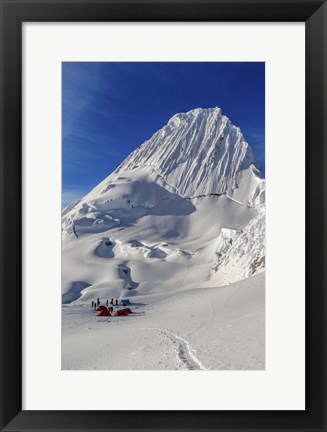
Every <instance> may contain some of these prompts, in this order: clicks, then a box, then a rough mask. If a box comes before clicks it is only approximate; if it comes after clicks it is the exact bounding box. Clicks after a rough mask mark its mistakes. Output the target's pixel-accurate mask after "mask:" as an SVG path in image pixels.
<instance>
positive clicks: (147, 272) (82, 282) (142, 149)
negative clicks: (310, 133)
mask: <svg viewBox="0 0 327 432" xmlns="http://www.w3.org/2000/svg"><path fill="white" fill-rule="evenodd" d="M264 270H265V179H264V178H263V176H262V175H261V173H260V171H259V169H258V168H257V166H256V162H255V157H254V154H253V152H252V150H251V147H250V145H249V144H248V143H247V142H246V140H245V138H244V136H243V134H242V132H241V130H240V129H239V128H238V127H236V126H234V125H233V124H232V123H231V121H230V120H229V119H228V118H227V117H226V116H224V115H223V113H222V110H221V109H220V108H218V107H215V108H197V109H194V110H191V111H189V112H187V113H178V114H176V115H174V116H173V117H172V118H171V119H170V120H169V121H168V123H167V124H166V125H165V126H163V127H162V128H161V129H160V130H159V131H157V132H156V133H155V134H154V135H153V136H152V137H151V138H150V139H149V140H147V141H145V142H144V143H143V144H141V145H140V146H139V147H138V148H137V149H135V150H134V151H133V152H132V153H131V154H130V155H129V156H128V157H127V158H126V159H125V160H124V161H123V162H122V163H121V164H120V165H119V166H118V167H117V169H116V170H115V171H114V172H112V173H109V175H108V176H107V177H106V178H105V179H104V180H103V181H102V182H101V183H100V184H99V185H98V186H96V187H95V188H94V189H93V190H91V191H90V192H89V193H88V194H86V195H85V196H84V197H82V198H81V199H80V200H78V201H77V202H75V203H73V204H72V205H70V206H68V207H66V208H65V209H64V210H63V212H62V299H63V324H64V325H63V367H64V368H68V369H69V368H85V369H89V368H94V367H96V368H100V369H101V368H102V369H103V368H104V369H110V368H119V369H120V368H121V369H142V368H145V369H153V368H155V369H156V368H158V369H176V368H177V369H179V368H181V369H185V368H186V369H199V368H200V369H201V368H204V369H239V368H250V369H251V368H255V369H260V368H263V367H264V341H263V338H264V311H263V309H264ZM251 281H252V282H251ZM235 287H238V288H235ZM240 287H241V288H240ZM243 287H247V288H243ZM221 290H222V291H221ZM240 293H241V294H240ZM240 295H241V297H242V296H245V297H246V298H248V297H249V298H252V297H253V301H252V302H251V301H249V300H246V304H247V307H249V308H250V312H249V310H247V308H245V311H243V309H242V308H241V310H242V311H241V312H240V316H239V319H240V323H241V322H242V325H243V326H244V325H245V321H247V319H245V316H246V315H248V316H253V317H256V324H255V323H252V321H251V320H250V321H251V328H252V327H253V329H252V330H251V331H252V333H251V334H252V336H253V334H258V335H259V336H258V338H259V339H260V342H258V341H257V340H256V346H255V348H254V350H255V352H256V355H257V357H256V360H255V361H254V362H252V364H251V360H250V358H249V359H243V360H244V364H243V365H242V364H241V363H242V359H241V358H239V357H238V359H237V361H234V362H233V361H230V362H228V361H227V360H226V359H225V358H224V356H222V355H221V354H220V357H219V356H218V357H219V358H217V360H216V361H213V360H212V359H211V360H209V357H208V356H209V351H210V349H209V348H205V349H204V348H203V347H202V348H201V350H200V351H201V352H202V359H203V361H202V360H200V359H199V358H198V357H197V359H198V360H199V361H198V362H194V356H193V357H192V355H191V354H190V348H189V346H190V342H189V341H192V344H193V345H196V346H198V347H199V343H200V341H199V340H198V339H197V338H196V337H195V338H194V333H193V331H195V332H196V331H197V330H196V328H197V327H196V325H195V324H194V323H193V324H192V325H193V327H192V326H191V327H190V325H191V324H190V323H191V322H193V319H191V320H190V321H189V320H188V319H186V318H185V319H183V320H181V319H180V317H178V318H176V317H175V318H174V316H172V310H173V309H174V310H175V308H176V304H178V305H179V307H180V309H181V311H182V316H184V315H185V314H187V316H189V313H188V311H189V310H191V309H192V310H193V306H192V305H193V304H194V302H195V303H196V304H197V305H198V307H197V308H196V310H194V311H193V312H192V313H193V315H194V316H197V317H198V321H197V322H198V323H201V326H202V327H203V326H204V328H205V329H206V330H207V332H208V334H210V335H212V332H213V330H214V328H216V327H215V326H217V325H218V327H219V326H220V325H221V323H220V318H219V316H220V317H221V316H222V315H223V316H224V320H225V321H224V322H225V324H224V325H225V326H228V325H229V319H230V314H228V313H227V312H226V310H225V309H224V310H223V309H222V304H223V303H221V302H224V301H225V300H224V298H225V297H226V296H227V298H229V296H233V298H238V297H239V296H240ZM97 298H99V299H100V301H101V302H103V303H104V302H105V301H106V300H107V299H111V298H118V299H122V298H129V299H132V301H133V302H134V309H136V311H137V310H139V313H140V315H139V316H138V319H139V320H142V326H143V327H142V328H144V329H147V330H146V332H148V333H149V335H148V337H150V339H151V337H153V341H155V339H156V338H158V337H159V339H162V340H163V341H165V342H163V346H166V345H167V344H168V345H170V344H171V343H173V342H175V344H177V346H180V347H181V348H180V350H182V351H183V352H184V357H185V358H186V361H183V356H181V355H178V352H177V354H176V358H174V361H172V362H170V361H167V360H165V361H164V362H162V361H161V362H160V363H159V360H158V361H157V360H155V359H154V358H152V357H153V355H152V354H151V355H150V357H151V356H152V357H151V359H152V360H149V359H148V360H147V361H145V363H144V364H143V365H141V363H137V362H136V363H134V362H130V361H127V360H126V361H125V360H124V361H123V360H122V358H123V357H124V356H123V352H124V350H122V354H121V356H119V361H118V360H117V362H116V363H115V361H113V360H110V356H109V358H106V357H104V358H103V359H102V360H101V362H100V363H101V364H98V363H97V364H96V366H94V364H92V362H91V361H90V358H89V357H88V355H87V354H86V360H85V362H84V363H83V365H82V366H81V365H80V366H78V367H77V366H76V359H75V358H74V356H73V355H72V354H71V353H70V354H69V355H68V351H69V350H71V348H68V346H70V347H71V346H72V344H73V346H75V342H74V340H75V339H74V337H76V340H79V341H81V340H83V342H82V346H84V347H86V348H85V349H86V352H90V349H91V348H90V346H91V345H92V344H91V345H87V341H86V340H85V338H86V336H84V335H83V334H82V333H83V332H82V333H81V329H80V327H79V326H80V325H85V323H84V321H83V319H82V320H81V321H79V319H80V317H79V318H78V320H77V322H76V325H74V326H72V323H71V319H72V316H74V317H75V318H76V317H78V314H77V311H78V310H79V309H78V307H84V308H88V307H89V304H90V302H91V301H92V300H95V299H97ZM208 298H210V299H211V300H210V302H209V303H210V304H209V306H207V307H209V309H210V312H209V313H208V310H207V312H206V313H205V312H203V304H206V305H207V302H208ZM229 304H230V305H231V304H233V302H232V301H229ZM142 305H143V306H142ZM169 305H170V306H169ZM259 306H260V307H259ZM235 307H236V309H237V308H239V305H238V303H237V302H236V306H235ZM215 310H217V311H218V310H219V311H220V312H217V314H218V317H217V316H216V313H214V311H215ZM68 311H70V312H69V313H68ZM71 311H75V312H76V313H74V314H73V315H72V314H71ZM185 311H187V312H185ZM200 311H201V313H203V314H204V315H205V314H206V315H207V316H208V323H207V325H206V324H205V323H206V321H205V320H204V318H203V317H201V316H200V315H199V313H200ZM245 312H246V313H245ZM143 313H144V315H141V314H143ZM156 313H159V314H160V317H161V318H160V325H159V324H158V323H157V324H155V321H156V318H155V317H156ZM236 313H237V312H236V311H233V312H231V315H232V316H233V314H236ZM162 314H165V315H166V316H167V318H168V317H169V321H168V322H166V324H164V323H163V321H165V319H164V320H163V321H162V318H163V315H162ZM244 314H245V315H244ZM135 317H136V315H135ZM75 318H74V319H75ZM210 322H211V324H210V329H209V328H208V327H207V326H208V325H209V323H210ZM231 322H232V320H231ZM80 323H83V324H80ZM129 323H130V321H128V320H127V319H125V320H124V326H125V325H126V329H127V328H129V330H128V331H131V328H130V324H129ZM150 323H151V325H150ZM167 323H168V324H169V325H168V327H167ZM187 323H188V324H187ZM240 323H239V325H240V328H241V327H242V325H241V324H240ZM111 324H113V323H112V322H111ZM114 325H116V324H114ZM255 325H257V326H258V328H255ZM212 326H213V328H212ZM112 327H113V325H112ZM112 327H111V328H112ZM202 327H201V328H202ZM72 328H74V331H72V330H71V329H72ZM115 328H116V327H115ZM140 328H141V327H140ZM150 328H152V329H153V328H156V329H157V330H156V331H154V330H152V331H151V330H149V329H150ZM219 328H220V327H219ZM134 329H135V327H134ZM216 330H217V332H218V333H219V331H218V330H219V329H218V328H216ZM98 331H99V332H100V333H101V332H102V331H103V329H102V328H101V331H100V328H99V329H98ZM116 331H117V333H115V335H114V334H112V335H111V336H112V339H111V342H110V344H111V345H113V344H114V341H116V337H117V334H119V335H121V336H122V337H123V335H124V334H125V333H124V332H125V330H123V329H119V331H118V330H117V328H116ZM126 331H127V330H126ZM144 331H145V330H142V331H141V330H140V329H139V330H138V331H137V332H136V333H138V336H135V337H136V340H138V342H139V343H144V341H143V342H141V340H140V338H141V339H142V338H143V336H142V337H141V336H140V335H139V333H142V332H144ZM198 331H199V329H198ZM122 332H123V333H122ZM151 332H152V333H151ZM253 332H254V333H253ZM100 333H99V334H100ZM200 333H201V332H200V331H199V334H200ZM110 334H111V332H110ZM201 334H202V333H201ZM227 334H229V335H230V337H231V340H229V341H228V337H224V338H223V339H224V341H225V342H224V343H225V344H227V345H228V346H229V345H230V344H232V345H233V343H235V341H234V342H233V338H235V337H237V338H239V333H237V335H235V334H234V333H233V331H232V330H230V329H229V327H226V335H227ZM150 335H152V336H150ZM226 335H225V336H226ZM252 336H251V337H252ZM215 337H216V335H215ZM202 338H204V335H203V334H202ZM87 339H88V337H87ZM205 339H206V338H205ZM142 340H143V339H142ZM185 340H186V341H188V343H185ZM172 341H173V342H172ZM183 341H184V342H183ZM153 343H154V342H153ZM69 344H70V345H69ZM79 344H80V342H79ZM79 344H77V345H76V350H77V351H78V350H79V349H80V348H79V346H80V345H79ZM110 344H109V345H110ZM154 344H155V343H154ZM111 345H110V346H111ZM200 345H201V344H200ZM221 348H223V347H221ZM252 348H253V347H252ZM235 349H236V348H235ZM77 351H74V352H75V354H76V352H77ZM236 351H237V350H236ZM245 351H246V349H245ZM69 352H70V351H69ZM210 352H211V351H210ZM252 354H253V350H251V349H249V356H250V355H252ZM76 355H77V354H76ZM210 355H212V352H211V354H210ZM137 357H138V356H137ZM160 358H161V357H160ZM192 358H193V360H192ZM138 360H139V361H140V359H138ZM161 360H162V359H161ZM153 362H154V363H153ZM199 365H200V366H199Z"/></svg>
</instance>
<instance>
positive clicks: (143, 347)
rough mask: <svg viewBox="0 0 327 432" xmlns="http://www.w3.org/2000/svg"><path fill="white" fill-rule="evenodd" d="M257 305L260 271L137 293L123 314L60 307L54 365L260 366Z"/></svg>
mask: <svg viewBox="0 0 327 432" xmlns="http://www.w3.org/2000/svg"><path fill="white" fill-rule="evenodd" d="M264 303H265V290H264V273H261V274H258V275H256V276H253V277H251V278H248V279H245V280H243V281H240V282H236V283H235V284H233V285H230V286H228V287H222V288H197V289H192V290H186V291H182V292H179V293H177V294H175V295H173V294H169V295H165V296H150V297H149V296H145V297H140V298H138V302H136V303H134V304H132V305H131V308H132V309H133V311H134V314H133V315H131V316H129V317H109V318H103V317H96V316H95V313H94V312H92V309H91V308H90V305H89V304H84V303H75V304H73V305H69V306H67V305H64V306H63V314H62V317H63V320H62V331H63V333H62V353H63V356H62V369H83V370H88V369H114V370H218V369H223V370H242V369H243V370H248V369H257V370H259V369H264V367H265V338H264V333H265V324H264V322H265V317H264Z"/></svg>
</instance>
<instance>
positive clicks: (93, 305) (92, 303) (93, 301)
mask: <svg viewBox="0 0 327 432" xmlns="http://www.w3.org/2000/svg"><path fill="white" fill-rule="evenodd" d="M93 306H94V301H93V300H92V305H91V308H92V309H93Z"/></svg>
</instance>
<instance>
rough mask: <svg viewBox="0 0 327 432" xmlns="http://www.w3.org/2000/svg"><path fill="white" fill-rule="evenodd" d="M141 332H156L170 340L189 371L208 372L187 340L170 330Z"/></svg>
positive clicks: (151, 329) (147, 328)
mask: <svg viewBox="0 0 327 432" xmlns="http://www.w3.org/2000/svg"><path fill="white" fill-rule="evenodd" d="M139 330H150V331H155V332H157V333H160V334H162V335H164V336H166V337H167V338H169V339H170V340H171V341H172V342H173V344H174V345H176V352H177V355H178V358H179V360H180V361H181V363H182V364H183V365H184V366H185V367H186V368H187V369H188V370H207V368H206V367H205V366H204V365H203V364H202V363H201V361H200V360H199V359H198V358H197V357H196V355H195V354H194V352H193V350H192V348H191V346H190V343H189V342H188V341H187V340H186V339H183V338H182V337H180V336H178V335H177V334H175V333H173V332H172V331H169V330H162V329H156V328H149V327H145V328H139Z"/></svg>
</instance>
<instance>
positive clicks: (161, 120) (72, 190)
mask: <svg viewBox="0 0 327 432" xmlns="http://www.w3.org/2000/svg"><path fill="white" fill-rule="evenodd" d="M264 89H265V67H264V63H251V62H249V63H244V62H242V63H237V62H236V63H111V62H108V63H93V62H92V63H88V62H83V63H79V62H64V63H63V64H62V184H63V206H65V205H67V204H69V203H71V202H73V201H74V200H76V199H77V198H79V197H81V196H82V195H84V194H85V193H87V192H89V191H90V190H91V189H92V188H93V187H94V186H96V185H97V184H98V183H99V182H100V181H101V180H103V179H104V178H105V177H107V176H108V175H109V174H110V173H111V172H112V171H114V169H115V168H116V167H117V166H118V165H119V164H120V163H121V161H122V160H123V159H124V158H125V157H126V156H127V155H128V154H129V153H130V152H131V151H132V150H134V149H135V148H136V147H138V146H139V145H140V144H142V143H143V142H144V141H145V140H147V139H149V138H150V137H151V136H152V134H153V133H155V132H156V131H157V130H158V129H160V128H161V127H162V126H164V125H165V124H166V123H167V121H168V120H169V118H170V117H172V116H173V115H174V114H176V113H177V112H185V111H189V110H191V109H193V108H198V107H202V108H208V107H215V106H219V107H220V108H221V109H222V111H223V114H225V115H227V116H228V117H229V118H230V120H231V121H232V123H234V124H235V125H236V126H238V127H240V128H241V130H242V132H243V134H244V136H245V139H246V140H247V141H248V143H249V144H250V146H251V147H252V149H253V152H254V154H255V157H256V160H257V164H258V166H259V168H260V169H261V170H262V171H263V172H264V165H265V162H264V160H265V145H264V135H265V91H264Z"/></svg>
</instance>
